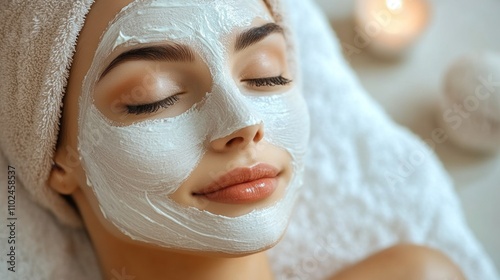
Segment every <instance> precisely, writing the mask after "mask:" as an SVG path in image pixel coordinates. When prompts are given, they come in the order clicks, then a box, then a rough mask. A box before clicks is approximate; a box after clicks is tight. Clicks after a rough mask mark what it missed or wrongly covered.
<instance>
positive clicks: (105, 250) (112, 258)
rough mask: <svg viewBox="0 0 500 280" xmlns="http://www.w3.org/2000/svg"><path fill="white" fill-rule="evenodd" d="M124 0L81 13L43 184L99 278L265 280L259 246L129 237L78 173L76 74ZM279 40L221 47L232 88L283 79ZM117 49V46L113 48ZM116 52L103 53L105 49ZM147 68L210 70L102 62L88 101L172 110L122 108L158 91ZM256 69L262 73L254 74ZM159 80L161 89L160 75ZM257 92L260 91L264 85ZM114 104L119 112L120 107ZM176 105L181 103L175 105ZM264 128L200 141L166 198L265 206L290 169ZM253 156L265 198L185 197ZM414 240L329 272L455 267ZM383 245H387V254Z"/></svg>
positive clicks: (221, 210)
mask: <svg viewBox="0 0 500 280" xmlns="http://www.w3.org/2000/svg"><path fill="white" fill-rule="evenodd" d="M130 2H132V1H131V0H127V1H104V0H97V1H96V2H95V3H94V4H93V6H92V9H91V11H90V13H89V14H88V16H87V19H86V23H85V25H84V27H83V29H82V31H81V33H80V37H79V40H78V44H77V47H76V53H75V55H74V57H73V64H72V68H71V72H70V77H69V81H68V87H67V92H66V94H65V97H64V108H63V117H62V121H61V131H60V139H59V143H58V146H57V149H56V153H55V157H54V162H55V165H54V167H53V170H52V172H51V174H50V178H49V182H48V183H49V186H51V188H53V189H54V190H56V191H57V192H59V193H61V194H63V195H70V196H71V197H72V198H73V199H74V201H75V203H76V205H77V207H78V209H79V211H80V213H81V216H82V218H83V221H84V223H85V227H86V229H87V230H88V233H89V235H90V238H91V240H92V243H93V245H94V248H95V251H96V253H97V256H98V259H99V262H100V266H101V272H102V275H103V277H104V279H113V278H116V277H117V275H122V276H123V275H129V276H134V277H136V279H160V278H161V277H166V276H168V278H169V279H182V280H190V279H196V280H203V279H220V280H224V279H235V275H237V276H238V278H237V279H241V280H244V279H262V280H266V279H273V275H272V273H271V269H270V266H269V262H268V259H267V256H266V254H265V252H264V251H262V252H257V253H253V254H248V255H238V256H228V255H225V254H219V253H204V252H197V253H195V252H186V251H182V250H173V249H165V248H161V247H158V246H154V245H151V244H146V243H142V242H137V241H134V240H132V239H130V238H129V237H128V236H125V235H124V234H122V233H121V232H120V231H119V230H118V229H117V228H115V227H114V226H113V225H112V224H111V223H109V222H108V221H107V220H106V219H105V218H104V217H103V216H102V214H101V212H100V210H99V205H98V202H97V200H96V198H95V196H94V194H93V192H92V190H91V188H90V187H88V186H87V183H86V182H87V181H86V175H85V171H84V170H83V169H82V167H81V165H80V162H79V160H78V151H77V136H78V98H79V97H80V95H81V94H82V93H81V85H82V81H83V78H84V76H85V75H86V73H87V71H88V69H89V67H90V65H91V63H92V60H93V56H94V53H95V50H96V49H97V46H98V43H99V38H100V35H101V34H102V32H103V31H104V30H105V28H106V27H107V25H108V22H110V21H111V20H112V19H113V18H114V17H115V15H116V14H117V13H118V12H119V11H120V10H121V9H122V8H123V7H124V6H126V5H128V4H129V3H130ZM263 5H264V4H263ZM263 23H265V22H262V20H259V19H256V20H255V21H254V22H253V23H252V27H254V26H260V25H262V24H263ZM240 31H241V30H236V31H235V34H232V36H233V35H234V36H233V37H231V38H228V40H230V41H231V40H233V41H234V38H235V36H236V34H237V33H238V32H240ZM285 46H286V45H285V40H284V38H283V36H282V35H281V34H274V35H271V36H269V37H268V38H266V39H264V40H263V41H262V42H259V43H258V44H255V45H254V46H252V47H250V48H248V49H246V50H243V51H241V52H239V53H230V54H229V63H228V65H230V66H228V67H231V72H232V73H233V77H234V79H235V81H239V82H240V84H241V87H242V88H246V87H248V85H246V84H245V83H244V82H242V81H243V80H245V79H248V78H260V77H269V76H276V75H279V74H283V76H285V77H287V75H288V77H287V78H291V77H289V72H288V71H289V69H288V65H287V64H286V47H285ZM116 52H120V50H117V51H116ZM115 54H116V53H114V54H112V56H113V55H115ZM269 61H271V63H269ZM148 67H149V69H161V71H160V72H161V73H168V72H169V70H172V69H183V70H185V71H186V73H189V75H195V76H196V77H197V78H198V79H197V81H198V82H197V83H196V85H195V86H196V88H195V89H193V91H194V92H198V93H199V92H207V91H209V89H210V87H211V77H210V72H209V71H208V69H207V67H206V65H204V63H203V62H202V60H201V59H200V58H199V57H196V59H195V61H194V62H192V63H190V64H189V65H186V64H185V63H184V64H182V63H181V64H180V65H179V64H178V63H177V64H176V63H160V62H144V61H135V62H125V63H123V64H121V65H119V66H117V67H116V68H114V69H113V70H111V71H110V72H109V73H108V74H107V75H106V76H105V77H104V78H103V79H102V80H101V81H100V82H99V83H98V84H97V85H96V88H95V104H96V106H97V108H98V109H99V110H100V111H101V112H102V113H103V114H104V115H105V116H106V117H108V118H109V119H111V120H114V121H117V122H120V123H122V124H123V125H127V124H129V123H132V122H134V121H139V120H142V119H146V118H148V119H150V118H162V117H167V116H169V114H172V113H174V114H175V112H172V111H171V110H159V111H158V112H157V113H154V114H151V115H141V116H138V115H131V114H128V115H127V114H124V113H123V112H124V111H123V109H124V108H126V107H125V106H126V105H135V104H144V103H148V102H154V101H157V100H159V99H160V98H159V97H158V96H155V95H154V93H157V92H159V90H157V89H164V87H165V82H164V81H165V80H164V79H163V78H162V75H156V74H151V73H149V74H147V73H148V72H147V71H146V69H148ZM171 72H172V71H171ZM262 74H264V76H260V75H262ZM146 79H147V80H149V81H152V83H151V84H152V85H153V88H154V89H155V90H153V91H152V94H151V95H147V96H143V97H141V98H139V99H138V98H135V99H133V100H132V101H133V102H135V104H126V103H127V102H129V101H130V99H126V98H125V99H124V98H123V95H121V94H120V93H123V92H127V91H126V90H125V91H123V89H124V88H125V89H126V88H131V87H133V86H134V85H136V84H137V83H138V81H144V80H146ZM173 80H176V79H173ZM179 80H182V78H179ZM179 80H176V81H179ZM290 86H293V83H292V84H290V85H286V86H280V87H278V88H268V89H266V91H269V92H271V93H279V92H280V91H282V90H286V89H287V87H290ZM167 87H169V86H168V83H167ZM247 89H248V88H247ZM259 90H263V89H259ZM269 92H268V93H269ZM263 93H264V94H265V92H263ZM142 98H143V99H142ZM192 98H193V99H192V100H191V102H196V101H197V100H198V99H201V97H200V96H199V95H193V97H192ZM123 100H128V101H123ZM117 102H118V103H117ZM120 102H121V103H120ZM117 104H118V105H117ZM120 106H121V107H120ZM117 108H118V110H117ZM120 108H121V109H122V111H120V110H119V109H120ZM179 110H181V111H182V108H181V109H179ZM264 133H265V129H264V127H263V125H254V126H249V127H245V128H243V129H240V130H238V131H235V132H233V133H232V134H230V135H228V136H226V137H223V138H220V139H216V140H214V141H212V142H211V143H209V147H208V151H207V153H206V155H205V156H204V157H203V159H202V161H201V162H200V164H199V166H197V168H196V169H195V170H194V171H193V173H192V174H191V175H190V177H189V178H188V180H187V181H186V182H185V183H183V185H182V186H181V187H180V188H179V189H178V191H176V192H175V193H174V194H173V195H171V197H170V198H171V199H173V200H174V201H176V202H178V203H180V204H183V205H187V206H194V207H197V208H199V209H205V210H208V211H210V212H212V213H216V214H222V215H226V216H238V215H242V214H244V213H247V212H249V211H250V210H252V209H255V208H256V207H264V206H267V205H269V204H271V203H273V202H275V201H277V200H278V199H279V198H281V197H282V196H283V193H284V190H285V188H286V185H287V184H288V182H289V180H290V177H291V157H290V155H289V154H288V153H287V152H285V151H284V150H282V149H279V148H277V147H275V146H272V145H270V144H268V143H266V142H265V141H263V140H262V137H263V135H264ZM258 162H264V163H269V164H271V165H273V166H275V167H276V168H278V169H279V170H280V175H279V186H278V189H277V190H276V191H275V193H273V195H272V196H271V197H269V198H266V199H264V200H262V201H258V202H255V203H252V204H248V205H227V204H223V203H213V202H210V203H207V202H206V201H204V200H203V199H200V198H198V197H194V196H193V195H192V192H193V191H194V190H197V189H199V188H200V187H202V186H203V184H204V183H203V182H209V181H210V180H211V179H213V176H214V175H213V174H223V173H225V172H227V171H229V170H231V169H232V168H234V167H236V166H251V164H252V163H258ZM419 248H421V247H411V246H410V247H397V246H396V247H394V248H391V249H392V250H391V249H388V250H389V251H388V252H389V253H387V252H384V251H383V252H381V253H379V254H376V255H374V256H372V257H370V258H368V259H367V260H365V261H363V262H361V263H359V264H356V265H354V266H352V267H351V268H349V269H347V270H345V271H344V272H342V273H341V274H339V275H336V276H333V278H331V279H333V280H346V279H361V278H356V277H357V276H359V275H380V279H382V278H383V279H401V278H397V277H398V275H400V274H397V273H396V272H394V273H393V272H389V273H388V272H387V270H385V269H383V270H382V269H381V266H379V265H378V264H388V265H392V266H394V267H401V265H405V267H411V268H413V269H414V270H418V271H426V270H429V269H431V270H433V271H435V272H436V273H441V272H443V271H444V272H443V273H455V274H459V271H458V269H456V267H455V266H454V265H453V264H452V263H451V262H450V261H449V260H448V259H447V258H446V257H445V256H443V255H442V254H439V253H438V252H436V251H432V250H430V249H421V250H420V249H419ZM391 252H393V253H392V254H391ZM408 252H413V253H415V254H416V255H418V256H420V257H418V258H412V257H409V256H410V255H411V256H413V255H412V254H409V253H408ZM398 254H399V255H400V256H401V257H396V258H395V257H394V255H398ZM402 256H406V257H402ZM430 263H432V265H430ZM382 267H384V266H382ZM453 269H455V270H453ZM414 270H411V271H414ZM439 271H441V272H439ZM363 273H365V274H363ZM376 273H379V274H376ZM384 273H385V274H384ZM422 275H423V274H422ZM446 275H449V274H446ZM353 277H354V278H353ZM391 277H392V278H391ZM370 279H379V278H370ZM404 279H410V278H404ZM412 279H413V278H412ZM414 279H428V278H414ZM443 279H444V278H443ZM449 279H455V278H449ZM456 279H463V278H456Z"/></svg>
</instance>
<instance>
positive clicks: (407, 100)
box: [316, 0, 500, 268]
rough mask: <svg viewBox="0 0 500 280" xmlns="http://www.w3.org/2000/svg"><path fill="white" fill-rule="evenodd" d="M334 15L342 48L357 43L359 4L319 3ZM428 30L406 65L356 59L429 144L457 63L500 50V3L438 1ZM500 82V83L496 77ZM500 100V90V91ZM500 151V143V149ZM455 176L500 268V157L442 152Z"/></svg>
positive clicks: (386, 103) (367, 79)
mask: <svg viewBox="0 0 500 280" xmlns="http://www.w3.org/2000/svg"><path fill="white" fill-rule="evenodd" d="M316 1H317V2H318V3H319V4H320V5H321V6H322V7H323V8H324V11H325V12H326V13H327V14H328V15H329V17H330V20H331V22H332V23H333V26H334V28H335V30H336V31H337V33H338V35H339V37H340V40H341V41H342V43H347V44H350V43H352V37H353V34H354V33H353V26H352V18H351V16H352V12H353V8H354V2H355V1H353V0H316ZM430 3H431V7H432V19H431V22H430V24H429V28H428V30H427V31H426V32H425V33H424V34H423V36H422V38H420V40H419V41H417V44H416V45H415V46H414V49H413V50H412V52H410V53H409V54H408V56H406V57H405V58H404V59H403V60H401V61H396V62H389V61H381V60H378V59H376V58H374V57H372V56H371V55H370V54H369V53H367V52H364V51H363V52H362V53H361V54H359V55H353V56H350V57H349V60H350V62H351V66H352V67H353V68H354V70H355V71H356V72H357V74H358V76H359V79H360V81H361V83H362V84H363V86H364V87H365V88H366V89H367V91H368V93H369V94H370V95H371V96H373V97H374V99H375V100H377V101H378V102H379V103H380V104H381V105H382V107H383V108H384V109H385V110H386V111H387V112H388V114H389V115H390V116H391V117H392V118H393V119H394V120H395V121H396V122H398V123H400V124H402V125H404V126H407V127H409V128H410V129H411V130H412V131H413V132H415V133H416V134H418V135H419V136H420V137H421V138H422V139H429V138H430V137H431V133H432V131H433V130H434V129H435V128H438V127H439V125H438V124H437V123H436V121H435V120H436V118H437V116H436V112H437V104H438V102H439V100H440V99H439V97H440V95H441V90H442V82H443V78H444V74H445V72H446V70H447V68H448V67H449V65H450V64H451V63H452V62H453V61H455V60H456V59H457V58H459V57H461V56H462V55H464V54H466V53H469V52H472V51H483V50H493V51H497V52H499V51H500V33H498V27H499V26H500V17H499V16H498V12H499V11H500V1H498V0H480V1H472V0H434V1H430ZM493 80H494V81H500V77H494V79H493ZM496 92H497V94H500V88H497V89H496ZM499 145H500V144H499ZM436 152H437V154H438V156H439V157H440V159H441V160H442V161H443V163H444V166H445V168H446V169H447V170H448V172H449V173H450V174H451V176H452V179H453V181H454V183H455V186H456V190H457V191H458V194H459V196H460V199H461V201H462V205H463V208H464V210H465V215H466V218H467V221H468V223H469V225H470V227H471V228H472V229H473V231H474V233H475V234H476V236H477V237H478V239H479V240H480V241H481V242H482V243H483V244H484V247H485V249H486V251H487V252H488V253H489V255H490V256H491V257H492V258H493V260H494V262H495V264H496V266H497V268H498V267H500V238H499V236H500V218H499V213H500V204H499V203H498V201H499V200H500V172H499V171H500V155H495V156H493V157H481V156H478V155H474V154H470V153H467V152H466V151H463V150H460V149H459V148H456V147H455V146H454V145H453V144H452V143H451V141H447V142H445V143H442V144H439V145H437V146H436Z"/></svg>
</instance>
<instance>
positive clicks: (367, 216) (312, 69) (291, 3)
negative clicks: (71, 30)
mask: <svg viewBox="0 0 500 280" xmlns="http://www.w3.org/2000/svg"><path fill="white" fill-rule="evenodd" d="M54 1H55V0H54ZM52 2H53V1H52ZM287 4H288V8H289V11H290V15H291V18H292V22H293V29H294V30H295V32H296V33H297V36H298V47H299V50H300V56H301V60H302V65H303V67H302V72H303V80H304V95H305V98H306V100H307V102H308V105H309V108H310V112H311V118H312V136H311V150H310V153H309V155H308V162H307V171H306V172H307V174H306V181H305V185H304V187H303V195H302V197H301V200H300V201H299V202H298V204H297V208H296V211H295V214H294V216H293V218H292V221H291V223H290V227H289V229H288V231H287V233H286V235H285V237H284V239H283V241H282V242H281V243H280V244H278V245H277V247H275V248H273V249H271V251H270V252H269V255H270V259H271V261H272V265H273V269H274V271H275V273H276V278H277V279H307V280H314V279H324V277H326V276H329V275H331V274H332V273H334V272H336V271H338V270H339V269H340V268H342V267H344V266H346V265H348V264H350V263H352V262H355V261H357V260H359V259H361V258H363V257H365V256H367V254H369V253H372V252H374V251H376V250H378V249H381V248H383V247H386V246H389V245H392V244H394V243H396V242H400V241H410V242H416V243H419V244H426V245H429V246H432V247H435V248H439V249H441V250H442V251H444V252H445V253H447V254H448V255H449V256H450V257H451V258H453V259H454V260H455V262H456V263H457V264H458V265H459V266H460V267H461V268H462V269H463V270H464V271H465V273H466V275H467V277H468V279H474V280H475V279H478V280H498V279H499V278H498V274H497V272H496V271H495V268H494V267H493V265H492V263H491V261H490V260H489V258H488V257H487V256H486V254H485V253H484V251H483V250H482V248H481V246H480V245H479V244H478V242H477V241H476V240H475V238H474V236H473V235H472V233H471V232H470V231H469V229H468V228H467V225H466V223H465V221H464V218H463V215H462V212H461V209H460V204H459V201H458V199H457V197H456V195H455V193H454V192H453V186H452V184H451V183H450V180H449V178H448V176H447V175H446V174H445V172H444V171H443V168H442V166H441V165H440V163H439V162H438V161H437V159H436V158H435V156H434V155H433V154H432V153H431V152H429V151H428V150H427V149H426V148H424V145H423V144H422V143H421V141H419V140H418V138H417V137H415V136H414V135H412V134H411V133H410V132H408V131H406V130H405V129H403V128H400V127H399V126H397V125H395V124H394V123H393V122H392V121H391V120H390V119H389V118H388V117H387V116H386V115H385V113H384V112H383V111H382V110H381V109H380V108H379V106H378V105H376V104H375V103H374V102H373V101H372V100H371V99H370V98H369V97H368V95H367V94H366V93H365V92H364V90H363V89H362V88H361V87H360V85H359V82H358V81H357V80H356V78H355V75H354V74H353V73H352V71H351V70H350V68H349V67H348V66H347V64H346V63H345V61H344V60H343V58H342V55H341V52H340V50H339V45H338V42H336V41H335V39H334V36H333V35H332V33H331V31H330V30H329V27H328V24H327V22H326V20H325V19H324V18H323V16H322V15H321V14H320V12H319V11H318V10H317V8H316V7H314V5H313V4H312V2H311V0H288V3H287ZM0 34H1V33H0ZM419 155H424V156H423V157H422V158H420V157H419ZM0 161H1V160H0ZM9 163H10V162H9ZM6 164H7V163H6V162H5V161H1V164H0V184H1V185H4V184H5V183H4V182H6V181H7V179H6V175H7V173H6V170H7V167H6V166H5V165H6ZM17 183H18V184H17V186H18V187H17V194H16V200H17V203H16V209H17V210H16V215H17V217H18V220H17V241H18V244H19V246H18V247H16V248H17V251H16V256H17V260H18V262H17V264H18V270H17V272H16V273H12V272H9V271H7V270H6V268H7V266H6V262H5V258H6V256H5V255H6V254H5V253H4V252H8V251H7V246H8V244H7V239H6V238H5V237H6V236H8V232H7V229H6V227H4V226H1V227H0V228H1V232H0V235H1V236H2V238H1V240H0V243H1V244H0V250H1V251H0V252H1V255H2V266H1V268H0V279H23V280H24V279H41V280H44V279H47V280H49V279H50V280H54V279H56V280H59V279H63V280H64V279H77V280H80V279H81V280H96V279H99V276H98V267H97V263H96V260H95V256H94V254H93V251H92V248H91V245H90V243H89V241H88V239H87V236H86V235H85V233H84V232H82V231H81V230H73V229H68V228H66V227H64V226H62V225H61V224H60V223H59V222H57V221H56V220H55V218H54V217H53V216H52V215H50V214H49V213H48V212H47V211H45V210H42V209H41V208H40V206H38V205H37V204H35V203H33V202H32V201H31V200H30V199H29V198H28V194H27V192H26V191H25V190H24V188H22V187H21V185H22V183H24V182H17ZM2 192H6V190H5V188H2ZM1 196H2V198H3V197H5V196H4V194H2V195H1ZM6 209H7V205H6V200H5V199H2V201H1V204H0V213H2V214H1V220H2V221H6V219H7V217H6V213H7V211H6Z"/></svg>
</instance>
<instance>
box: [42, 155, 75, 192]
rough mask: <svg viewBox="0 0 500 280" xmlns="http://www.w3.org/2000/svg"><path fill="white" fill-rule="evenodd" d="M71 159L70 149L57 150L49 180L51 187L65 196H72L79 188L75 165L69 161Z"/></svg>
mask: <svg viewBox="0 0 500 280" xmlns="http://www.w3.org/2000/svg"><path fill="white" fill-rule="evenodd" d="M70 157H71V155H69V153H68V149H62V148H61V147H58V148H57V150H56V153H55V155H54V165H52V170H51V171H50V176H49V180H48V183H49V186H50V187H51V188H52V189H53V190H55V191H56V192H58V193H60V194H63V195H71V194H73V192H75V191H76V190H77V189H78V187H79V184H78V180H77V176H76V172H75V171H76V170H75V168H74V167H75V165H74V164H72V161H71V160H70V161H68V159H69V158H70Z"/></svg>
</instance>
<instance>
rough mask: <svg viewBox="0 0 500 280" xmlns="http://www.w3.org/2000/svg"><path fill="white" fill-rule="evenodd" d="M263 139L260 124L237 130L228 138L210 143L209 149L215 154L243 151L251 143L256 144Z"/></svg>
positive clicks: (262, 127) (262, 128)
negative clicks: (215, 152)
mask: <svg viewBox="0 0 500 280" xmlns="http://www.w3.org/2000/svg"><path fill="white" fill-rule="evenodd" d="M263 137H264V125H263V124H262V123H260V124H256V125H251V126H247V127H244V128H242V129H239V130H237V131H235V132H233V133H231V134H230V135H228V136H225V137H222V138H219V139H215V140H213V141H212V142H210V147H211V148H212V149H213V150H214V151H217V152H224V151H228V150H236V149H243V148H245V147H246V146H248V145H250V144H251V143H254V144H257V143H258V142H260V140H262V138H263Z"/></svg>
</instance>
